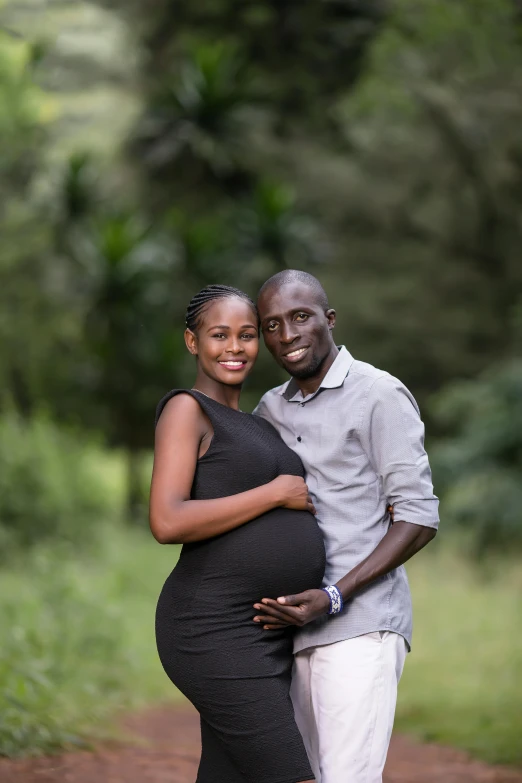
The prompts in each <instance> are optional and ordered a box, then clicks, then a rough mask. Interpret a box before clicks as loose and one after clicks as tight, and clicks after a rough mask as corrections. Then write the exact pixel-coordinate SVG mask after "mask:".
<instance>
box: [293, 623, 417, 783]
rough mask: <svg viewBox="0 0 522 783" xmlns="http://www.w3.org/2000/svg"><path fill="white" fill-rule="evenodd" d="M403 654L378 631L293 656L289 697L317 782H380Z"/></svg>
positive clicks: (395, 638) (398, 643) (390, 636)
mask: <svg viewBox="0 0 522 783" xmlns="http://www.w3.org/2000/svg"><path fill="white" fill-rule="evenodd" d="M406 653H407V649H406V642H405V641H404V639H403V637H402V636H399V635H398V634H396V633H391V632H390V631H384V632H383V631H380V632H376V633H369V634H365V635H364V636H356V637H355V638H354V639H347V640H346V641H342V642H336V643H335V644H328V645H324V646H322V647H312V648H309V649H308V650H303V651H302V652H299V653H297V654H296V655H295V657H294V669H293V675H292V687H291V691H290V693H291V696H292V701H293V704H294V711H295V717H296V721H297V725H298V727H299V730H300V732H301V734H302V735H303V739H304V743H305V747H306V751H307V753H308V757H309V759H310V765H311V767H312V770H313V772H314V774H315V778H316V781H317V783H381V781H382V771H383V768H384V763H385V761H386V754H387V752H388V745H389V744H390V738H391V733H392V728H393V719H394V716H395V704H396V701H397V685H398V682H399V680H400V677H401V674H402V669H403V666H404V660H405V658H406Z"/></svg>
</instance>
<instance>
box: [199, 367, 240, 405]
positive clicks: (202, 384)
mask: <svg viewBox="0 0 522 783" xmlns="http://www.w3.org/2000/svg"><path fill="white" fill-rule="evenodd" d="M192 388H193V389H195V390H196V391H200V392H202V393H203V394H205V395H206V396H207V397H211V398H212V399H213V400H215V401H216V402H220V403H221V405H226V406H227V407H228V408H234V410H236V411H238V410H239V397H240V395H241V386H239V385H238V386H228V385H226V384H224V383H218V381H214V380H212V378H209V377H208V375H200V374H199V373H198V375H197V377H196V380H195V382H194V385H193V387H192Z"/></svg>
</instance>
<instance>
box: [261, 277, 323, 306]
mask: <svg viewBox="0 0 522 783" xmlns="http://www.w3.org/2000/svg"><path fill="white" fill-rule="evenodd" d="M296 282H299V283H303V284H304V285H306V286H308V288H311V289H312V291H313V292H314V294H315V295H316V297H317V301H318V303H319V304H320V305H321V307H322V309H323V310H328V309H329V307H330V305H329V304H328V297H327V295H326V291H325V290H324V288H323V286H322V285H321V283H320V282H319V280H318V279H317V278H316V277H314V276H313V275H311V274H309V273H308V272H303V271H301V270H300V269H283V271H282V272H277V274H275V275H272V277H269V278H268V280H267V281H266V283H263V285H262V286H261V288H260V289H259V293H258V295H257V298H258V301H259V297H260V296H261V294H263V293H265V292H266V291H269V290H271V289H275V290H278V289H279V288H282V287H283V286H284V285H286V284H287V283H296Z"/></svg>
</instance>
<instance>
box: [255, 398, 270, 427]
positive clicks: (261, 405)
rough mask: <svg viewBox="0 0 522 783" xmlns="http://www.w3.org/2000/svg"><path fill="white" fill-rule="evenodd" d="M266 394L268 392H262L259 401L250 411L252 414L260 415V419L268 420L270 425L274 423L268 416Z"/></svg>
mask: <svg viewBox="0 0 522 783" xmlns="http://www.w3.org/2000/svg"><path fill="white" fill-rule="evenodd" d="M267 396H268V394H264V395H263V396H262V397H261V399H260V400H259V402H258V403H257V405H256V407H255V408H254V410H253V411H252V415H253V416H261V418H262V419H265V420H266V421H268V422H270V424H272V426H273V425H274V422H273V421H272V418H271V416H270V411H269V409H268V404H267Z"/></svg>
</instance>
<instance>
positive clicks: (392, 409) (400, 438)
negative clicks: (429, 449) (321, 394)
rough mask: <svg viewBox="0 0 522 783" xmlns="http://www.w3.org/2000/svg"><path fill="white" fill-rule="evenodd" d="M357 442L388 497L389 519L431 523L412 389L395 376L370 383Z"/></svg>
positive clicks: (434, 520) (433, 504) (435, 519)
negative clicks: (390, 513) (390, 506)
mask: <svg viewBox="0 0 522 783" xmlns="http://www.w3.org/2000/svg"><path fill="white" fill-rule="evenodd" d="M360 438H361V444H362V446H363V448H364V450H365V451H366V454H367V455H368V458H369V460H370V462H371V463H372V465H373V468H374V470H375V472H376V474H377V476H378V477H379V479H380V481H381V485H382V490H383V493H384V495H385V497H386V498H387V501H388V502H389V503H391V505H392V506H393V511H394V519H395V522H399V521H404V522H412V523H414V524H416V525H423V526H424V527H432V528H435V529H436V528H437V527H438V524H439V514H438V507H439V501H438V498H437V497H436V495H434V494H433V484H432V481H431V470H430V465H429V462H428V455H427V454H426V451H425V450H424V424H423V423H422V421H421V418H420V412H419V408H418V406H417V403H416V402H415V399H414V398H413V396H412V394H411V393H410V392H409V391H408V389H407V388H406V387H405V386H404V385H403V384H402V383H401V382H400V381H398V380H397V379H396V378H393V377H392V376H390V375H387V376H381V377H380V378H378V379H377V380H376V381H374V383H373V385H372V386H371V388H370V391H369V393H368V398H367V404H366V407H365V409H364V411H363V414H362V419H361V425H360Z"/></svg>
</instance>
